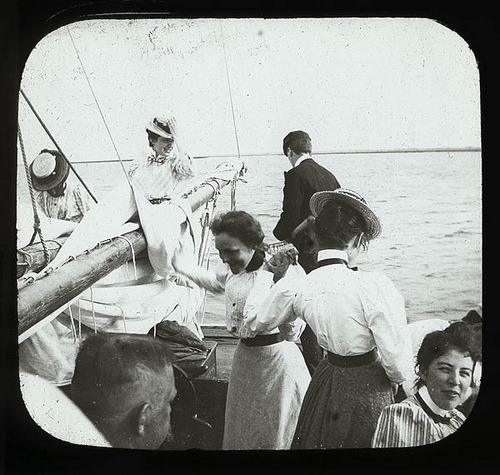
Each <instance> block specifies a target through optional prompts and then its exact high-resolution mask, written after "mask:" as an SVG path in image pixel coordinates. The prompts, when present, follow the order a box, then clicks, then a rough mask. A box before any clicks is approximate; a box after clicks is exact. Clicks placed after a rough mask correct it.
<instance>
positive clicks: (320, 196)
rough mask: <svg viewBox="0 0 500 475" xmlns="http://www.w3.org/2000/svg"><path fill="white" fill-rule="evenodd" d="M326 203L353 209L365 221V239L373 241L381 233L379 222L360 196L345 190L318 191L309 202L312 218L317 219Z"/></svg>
mask: <svg viewBox="0 0 500 475" xmlns="http://www.w3.org/2000/svg"><path fill="white" fill-rule="evenodd" d="M328 203H341V204H343V205H346V206H350V207H352V208H354V209H355V210H356V211H358V213H359V214H360V215H361V216H362V217H363V219H364V220H365V223H366V227H367V231H366V235H367V237H368V238H369V239H375V238H377V237H378V236H380V233H381V232H382V226H381V225H380V220H379V219H378V218H377V216H376V215H375V213H374V212H373V211H372V210H371V209H370V208H369V207H368V205H367V203H366V200H365V199H364V198H363V197H362V196H361V195H360V194H358V193H356V192H355V191H352V190H348V189H346V188H337V189H336V190H334V191H319V192H317V193H314V195H312V196H311V200H310V201H309V208H310V209H311V213H312V214H313V216H314V217H317V216H318V215H319V213H320V212H321V210H322V209H323V208H324V207H325V205H326V204H328Z"/></svg>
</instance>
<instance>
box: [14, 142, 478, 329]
mask: <svg viewBox="0 0 500 475" xmlns="http://www.w3.org/2000/svg"><path fill="white" fill-rule="evenodd" d="M314 158H315V160H316V161H317V162H318V163H320V164H321V165H323V166H325V167H326V168H328V169H329V170H330V171H332V172H333V173H334V175H335V176H336V177H337V179H338V181H339V182H340V184H341V186H342V187H345V188H350V189H352V190H355V191H357V192H359V193H360V194H361V195H363V196H364V197H365V199H366V200H367V202H368V203H369V205H370V206H371V207H372V208H373V209H374V210H375V212H376V213H377V215H378V216H379V217H380V219H381V222H382V235H381V236H380V237H379V238H378V239H376V240H374V241H372V242H371V243H370V245H369V249H368V251H367V252H366V253H365V254H363V256H362V257H361V259H360V261H359V267H360V268H361V269H364V270H376V271H379V272H383V273H385V274H386V275H387V276H389V277H390V278H391V279H392V281H393V282H394V284H395V286H396V287H397V288H398V289H399V291H400V292H401V294H402V295H403V297H404V299H405V305H406V312H407V317H408V320H409V321H415V320H422V319H427V318H446V319H450V320H455V319H459V318H461V317H462V316H464V315H465V314H466V313H467V311H469V310H470V309H476V308H477V307H478V305H480V304H481V301H482V188H481V186H482V185H481V154H480V152H474V151H463V152H414V153H364V154H352V153H349V154H330V155H328V154H320V155H315V156H314ZM242 160H243V161H244V163H245V165H246V167H247V173H246V174H245V176H244V179H245V181H246V183H245V182H239V183H238V186H237V192H236V207H237V209H242V210H245V211H248V212H249V213H251V214H253V215H254V216H255V217H256V218H257V219H258V220H259V221H260V223H261V225H262V228H263V230H264V233H265V235H266V239H265V240H266V242H268V243H272V242H276V239H275V238H274V237H273V235H272V230H273V228H274V226H275V224H276V222H277V221H278V219H279V215H280V212H281V206H282V193H283V183H284V176H283V172H284V171H286V170H288V169H289V168H290V164H289V162H288V160H287V159H286V158H285V157H284V156H283V155H281V156H272V155H269V156H247V157H243V158H242ZM220 161H221V160H220V159H219V160H218V162H220ZM213 163H214V160H213V159H209V158H206V159H197V160H195V165H196V167H197V169H198V170H199V171H200V172H204V171H206V170H210V169H211V167H212V166H213ZM73 165H74V167H75V169H76V170H77V172H78V174H79V175H80V176H81V177H82V179H83V180H85V182H86V183H87V185H88V186H89V188H90V189H91V190H92V192H93V193H94V194H95V195H96V196H97V198H99V197H100V196H103V194H104V193H105V192H106V191H108V190H109V189H111V188H112V187H113V186H115V185H116V184H118V183H120V182H123V180H125V176H124V173H123V170H122V168H121V165H120V164H119V163H117V162H113V163H109V162H106V163H75V164H73ZM23 173H24V170H23V167H22V165H21V166H20V167H19V175H18V183H19V190H18V199H19V201H21V202H24V203H26V204H28V205H29V194H28V192H27V187H26V183H25V178H24V177H23ZM229 188H230V187H226V188H224V189H223V190H222V194H221V196H220V197H219V199H218V201H217V211H219V212H221V211H225V210H228V209H229V207H230V190H229ZM219 263H220V260H219V258H218V255H217V252H216V250H215V249H214V247H213V243H212V246H211V248H210V266H211V267H212V268H214V267H215V266H217V265H219ZM224 312H225V307H224V301H223V297H221V296H212V295H207V301H206V305H205V312H204V317H203V322H204V324H222V323H223V322H224Z"/></svg>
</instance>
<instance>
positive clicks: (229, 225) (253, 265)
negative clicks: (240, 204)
mask: <svg viewBox="0 0 500 475" xmlns="http://www.w3.org/2000/svg"><path fill="white" fill-rule="evenodd" d="M210 230H211V231H212V234H214V236H217V235H218V234H222V233H226V234H227V235H229V236H231V237H233V238H236V239H238V240H240V241H241V242H242V243H243V244H244V245H245V246H247V247H249V248H251V249H255V253H254V256H253V258H252V260H251V261H250V263H249V264H248V266H247V269H246V270H247V271H254V270H257V269H259V268H260V266H261V265H262V264H263V263H264V258H265V252H264V246H263V244H262V242H263V241H264V232H263V231H262V227H261V225H260V223H259V222H258V221H257V220H256V219H255V218H254V217H253V216H252V215H251V214H249V213H247V212H246V211H228V212H226V213H223V214H221V215H219V216H217V217H215V218H214V219H213V221H212V223H211V224H210Z"/></svg>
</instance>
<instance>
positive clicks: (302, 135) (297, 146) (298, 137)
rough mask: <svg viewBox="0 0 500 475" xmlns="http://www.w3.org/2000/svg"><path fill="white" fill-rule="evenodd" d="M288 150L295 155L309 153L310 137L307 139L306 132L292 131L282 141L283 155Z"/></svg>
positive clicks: (310, 150)
mask: <svg viewBox="0 0 500 475" xmlns="http://www.w3.org/2000/svg"><path fill="white" fill-rule="evenodd" d="M288 148H290V149H291V150H292V151H293V152H294V153H296V154H297V155H300V154H302V153H311V152H312V143H311V137H309V134H308V133H307V132H303V131H302V130H294V131H293V132H290V133H289V134H288V135H287V136H286V137H285V138H284V139H283V153H284V154H285V155H286V151H287V149H288Z"/></svg>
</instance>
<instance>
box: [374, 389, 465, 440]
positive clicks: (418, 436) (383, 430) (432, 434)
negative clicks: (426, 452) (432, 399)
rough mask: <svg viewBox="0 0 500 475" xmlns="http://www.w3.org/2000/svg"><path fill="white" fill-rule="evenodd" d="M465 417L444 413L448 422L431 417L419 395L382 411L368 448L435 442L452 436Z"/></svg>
mask: <svg viewBox="0 0 500 475" xmlns="http://www.w3.org/2000/svg"><path fill="white" fill-rule="evenodd" d="M464 422H465V416H464V415H463V414H462V413H461V412H460V411H458V410H456V409H454V410H452V411H448V422H447V423H446V422H445V421H443V419H442V418H441V417H440V416H439V415H437V414H434V413H433V412H432V411H431V409H430V408H429V407H428V406H427V404H426V403H425V402H424V400H423V399H422V397H421V394H420V392H419V393H417V394H415V395H414V396H411V397H409V398H407V399H405V400H404V401H402V402H400V403H397V404H391V405H390V406H387V407H386V408H384V410H383V411H382V414H381V415H380V417H379V419H378V423H377V429H376V430H375V434H374V436H373V439H372V447H415V446H419V445H427V444H432V443H434V442H437V441H439V440H441V439H444V438H445V437H447V436H449V435H450V434H453V433H454V432H455V431H456V430H457V429H458V428H459V427H460V426H461V425H462V424H463V423H464Z"/></svg>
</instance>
